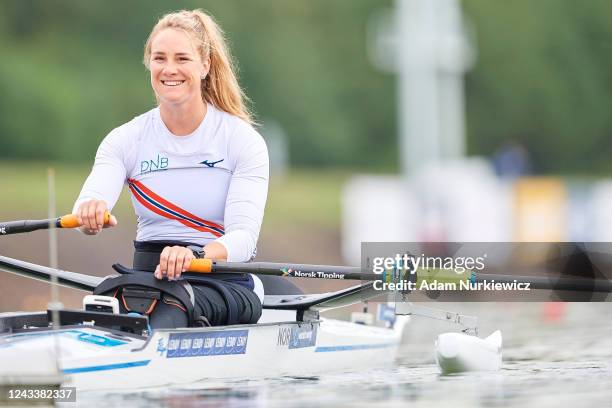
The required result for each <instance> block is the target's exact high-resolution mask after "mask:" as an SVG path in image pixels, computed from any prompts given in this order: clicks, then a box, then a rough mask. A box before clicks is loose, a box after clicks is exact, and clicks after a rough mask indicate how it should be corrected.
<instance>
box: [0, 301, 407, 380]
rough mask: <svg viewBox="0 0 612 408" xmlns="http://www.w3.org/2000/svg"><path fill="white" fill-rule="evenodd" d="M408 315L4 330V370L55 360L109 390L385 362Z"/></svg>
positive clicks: (14, 372) (0, 356)
mask: <svg viewBox="0 0 612 408" xmlns="http://www.w3.org/2000/svg"><path fill="white" fill-rule="evenodd" d="M45 315H46V313H45ZM6 317H8V316H6ZM6 317H5V318H6ZM10 317H12V318H15V317H17V316H15V315H14V314H13V315H12V316H10ZM20 317H21V318H22V319H28V318H31V319H39V320H40V316H36V315H29V316H23V315H22V316H20ZM268 317H270V316H268ZM2 318H3V316H0V321H1V320H2ZM405 321H406V320H405V319H399V320H398V321H397V322H396V324H395V326H394V327H393V328H380V327H372V326H365V325H361V324H355V323H350V322H342V321H337V320H331V319H317V320H312V321H302V322H298V321H284V322H269V323H258V324H254V325H236V326H224V327H209V328H185V329H165V330H155V331H154V332H153V333H152V334H151V335H150V336H148V337H147V336H142V335H135V334H131V333H127V332H121V331H117V330H111V329H107V328H104V327H97V326H88V325H84V324H77V325H69V326H65V327H62V328H60V329H58V330H52V329H49V328H41V329H33V328H30V329H26V330H14V331H13V333H11V334H5V335H3V336H2V337H1V344H0V361H2V362H3V364H2V368H0V376H4V377H5V378H7V377H13V378H14V377H16V376H18V375H19V374H22V373H20V370H21V367H24V366H25V367H36V366H37V367H38V370H39V371H38V372H37V373H38V374H47V373H45V372H44V370H45V369H50V371H51V372H52V370H53V368H54V367H53V365H50V366H47V367H44V366H41V362H45V361H47V362H53V361H56V362H57V364H58V365H59V369H60V371H61V373H63V374H65V375H67V376H68V378H67V381H66V382H65V384H64V385H68V386H76V387H77V388H78V389H79V390H104V389H120V388H130V389H132V388H133V389H141V388H147V387H159V386H166V385H172V384H186V383H191V382H195V381H199V380H220V379H242V378H244V379H252V378H262V377H282V376H311V375H317V374H321V373H323V372H329V371H332V370H333V371H347V370H357V369H361V368H372V367H380V366H388V365H390V364H392V363H393V362H394V360H395V357H396V354H397V350H398V346H399V343H400V339H401V334H402V329H403V327H404V323H405Z"/></svg>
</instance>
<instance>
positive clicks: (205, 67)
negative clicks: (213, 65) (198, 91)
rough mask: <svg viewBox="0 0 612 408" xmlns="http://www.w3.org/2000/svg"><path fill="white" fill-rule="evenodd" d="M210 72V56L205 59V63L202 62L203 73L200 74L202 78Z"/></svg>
mask: <svg viewBox="0 0 612 408" xmlns="http://www.w3.org/2000/svg"><path fill="white" fill-rule="evenodd" d="M209 72H210V58H208V59H207V60H206V61H204V64H202V75H200V78H202V79H204V78H206V77H207V76H208V73H209Z"/></svg>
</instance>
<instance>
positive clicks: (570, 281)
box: [189, 259, 612, 292]
mask: <svg viewBox="0 0 612 408" xmlns="http://www.w3.org/2000/svg"><path fill="white" fill-rule="evenodd" d="M189 271H190V272H199V273H238V272H249V273H255V274H260V275H273V276H284V277H289V278H311V279H334V280H370V281H372V280H386V279H387V276H386V275H378V274H374V273H369V272H364V273H362V272H361V268H359V267H351V266H329V265H309V264H285V263H274V262H244V263H239V262H218V261H212V260H210V259H196V260H194V261H192V262H191V267H190V268H189ZM416 274H417V279H415V284H416V287H419V285H420V283H421V282H422V281H427V282H431V281H433V280H436V281H438V282H440V283H456V284H457V285H458V284H459V283H460V282H469V281H473V282H485V281H487V282H491V281H495V282H498V283H513V282H515V281H516V282H518V283H529V284H530V289H548V290H572V291H580V292H612V281H608V280H602V279H580V278H556V277H542V276H518V275H517V276H514V275H498V274H484V273H476V274H473V273H472V272H470V271H467V272H465V273H462V274H457V273H455V272H454V271H452V270H446V269H419V270H417V271H416ZM472 276H473V278H472ZM404 279H407V277H404Z"/></svg>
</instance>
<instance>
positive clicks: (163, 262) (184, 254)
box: [155, 245, 195, 280]
mask: <svg viewBox="0 0 612 408" xmlns="http://www.w3.org/2000/svg"><path fill="white" fill-rule="evenodd" d="M194 259H195V256H194V255H193V252H192V251H191V249H188V248H185V247H182V246H178V245H175V246H171V247H169V246H168V247H165V248H164V250H163V251H162V252H161V254H160V255H159V265H157V268H155V277H156V278H157V279H162V278H164V277H167V278H168V280H176V279H178V278H180V277H181V274H182V273H183V272H185V271H186V270H187V269H189V265H191V261H193V260H194Z"/></svg>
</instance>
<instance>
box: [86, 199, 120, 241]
mask: <svg viewBox="0 0 612 408" xmlns="http://www.w3.org/2000/svg"><path fill="white" fill-rule="evenodd" d="M107 212H108V205H107V204H106V201H104V200H89V201H85V202H84V203H82V204H81V205H80V206H79V209H78V210H77V212H76V216H77V219H78V220H79V223H80V224H81V231H83V232H84V233H85V234H87V235H96V234H97V233H99V232H100V231H102V228H108V227H114V226H115V225H117V218H115V216H114V215H111V216H110V217H109V220H108V224H104V215H105V214H106V213H107Z"/></svg>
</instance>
